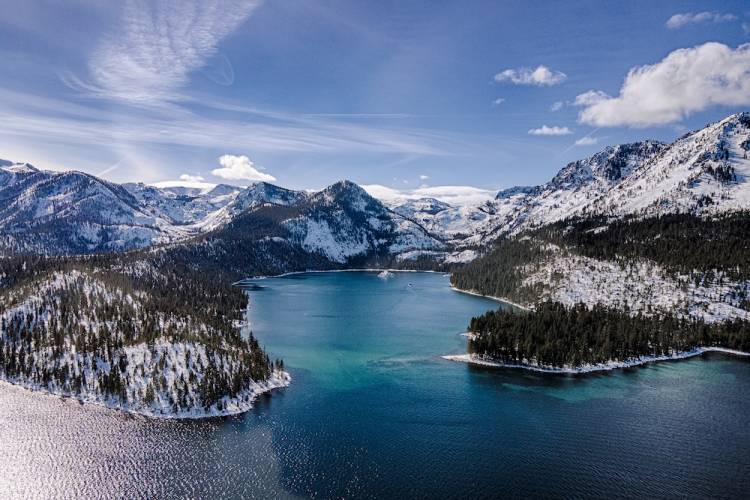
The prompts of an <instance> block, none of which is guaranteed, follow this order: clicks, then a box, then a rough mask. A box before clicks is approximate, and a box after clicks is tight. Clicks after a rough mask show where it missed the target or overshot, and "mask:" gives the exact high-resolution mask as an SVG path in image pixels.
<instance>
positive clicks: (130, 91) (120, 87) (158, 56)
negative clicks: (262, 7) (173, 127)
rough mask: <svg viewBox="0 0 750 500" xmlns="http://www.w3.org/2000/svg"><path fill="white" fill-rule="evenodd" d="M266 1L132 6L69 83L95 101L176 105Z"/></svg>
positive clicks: (188, 0) (141, 1) (137, 1)
mask: <svg viewBox="0 0 750 500" xmlns="http://www.w3.org/2000/svg"><path fill="white" fill-rule="evenodd" d="M259 4H260V0H201V1H197V0H166V1H163V2H148V1H146V0H127V1H126V2H125V3H124V5H123V9H122V16H121V23H120V26H119V29H117V30H116V31H114V32H113V33H112V34H110V35H108V36H106V37H105V38H104V39H103V40H102V41H101V42H100V44H99V45H98V46H97V47H96V49H95V50H94V52H93V54H92V56H91V58H90V60H89V73H90V75H89V76H88V77H78V76H75V75H71V74H69V75H66V77H65V82H66V83H68V84H69V85H71V86H72V87H74V88H77V89H78V90H82V91H85V92H86V93H87V94H89V95H93V96H97V97H103V98H108V99H113V100H118V101H125V102H129V103H138V104H152V103H159V102H164V101H175V100H179V99H180V98H181V97H183V96H181V94H180V89H181V88H182V87H183V86H184V85H185V84H186V83H187V82H188V78H189V75H190V73H192V72H193V71H196V70H197V69H200V68H201V67H203V65H204V64H205V63H206V61H207V60H208V59H209V58H210V57H212V56H214V55H215V54H216V47H217V44H218V43H219V42H220V41H221V39H222V38H224V37H225V36H226V35H228V34H229V33H231V32H232V31H234V30H235V29H236V28H237V26H239V25H240V24H241V23H242V22H243V21H244V20H245V19H247V17H248V16H249V15H250V14H251V13H252V11H253V10H254V9H255V8H256V7H257V6H258V5H259Z"/></svg>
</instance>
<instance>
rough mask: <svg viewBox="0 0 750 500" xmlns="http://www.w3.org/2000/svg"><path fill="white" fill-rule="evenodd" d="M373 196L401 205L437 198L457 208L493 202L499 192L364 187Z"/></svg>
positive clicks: (479, 189)
mask: <svg viewBox="0 0 750 500" xmlns="http://www.w3.org/2000/svg"><path fill="white" fill-rule="evenodd" d="M362 188H363V189H364V190H365V191H367V192H368V193H370V195H371V196H374V197H375V198H377V199H379V200H383V201H385V202H388V203H400V202H404V201H406V200H417V199H419V198H435V199H437V200H440V201H443V202H445V203H449V204H451V205H456V206H464V205H478V204H480V203H483V202H485V201H487V200H491V199H492V198H494V197H495V195H496V194H497V191H493V190H488V189H481V188H477V187H473V186H422V187H419V188H417V189H395V188H392V187H388V186H383V185H380V184H369V185H363V186H362Z"/></svg>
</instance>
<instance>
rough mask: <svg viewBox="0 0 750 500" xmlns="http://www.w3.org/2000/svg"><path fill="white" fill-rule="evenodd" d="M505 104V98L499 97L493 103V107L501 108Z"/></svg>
mask: <svg viewBox="0 0 750 500" xmlns="http://www.w3.org/2000/svg"><path fill="white" fill-rule="evenodd" d="M504 102H505V98H504V97H498V98H497V99H495V100H494V101H492V105H493V106H500V105H501V104H502V103H504Z"/></svg>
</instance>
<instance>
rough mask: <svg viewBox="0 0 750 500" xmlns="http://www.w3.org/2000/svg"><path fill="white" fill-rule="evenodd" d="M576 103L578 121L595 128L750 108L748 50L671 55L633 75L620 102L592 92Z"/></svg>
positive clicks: (711, 48)
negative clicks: (727, 108) (716, 108)
mask: <svg viewBox="0 0 750 500" xmlns="http://www.w3.org/2000/svg"><path fill="white" fill-rule="evenodd" d="M576 103H577V104H578V105H579V106H583V110H581V112H580V113H579V116H578V119H579V121H580V122H581V123H587V124H590V125H596V126H599V127H615V126H630V127H648V126H652V125H665V124H669V123H674V122H677V121H680V120H682V119H683V118H685V117H687V116H689V115H690V114H691V113H694V112H696V111H702V110H704V109H707V108H709V107H710V106H746V105H750V44H744V45H740V46H739V47H737V48H736V49H732V48H731V47H728V46H726V45H724V44H721V43H717V42H709V43H705V44H703V45H699V46H697V47H693V48H687V49H678V50H675V51H674V52H672V53H670V54H669V55H667V57H665V58H664V59H663V60H662V61H660V62H658V63H656V64H652V65H647V66H638V67H635V68H633V69H631V70H630V71H629V72H628V75H627V77H626V78H625V82H624V83H623V85H622V88H621V89H620V94H619V95H618V96H616V97H610V96H608V95H607V94H604V93H603V92H596V91H590V92H587V93H585V94H581V95H580V96H578V97H577V98H576Z"/></svg>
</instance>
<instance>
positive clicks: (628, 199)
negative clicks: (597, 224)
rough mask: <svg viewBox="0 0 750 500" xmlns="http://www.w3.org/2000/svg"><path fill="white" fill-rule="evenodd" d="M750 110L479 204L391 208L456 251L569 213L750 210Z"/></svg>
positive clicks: (609, 151)
mask: <svg viewBox="0 0 750 500" xmlns="http://www.w3.org/2000/svg"><path fill="white" fill-rule="evenodd" d="M749 150H750V113H737V114H734V115H731V116H729V117H727V118H726V119H724V120H722V121H720V122H717V123H713V124H710V125H708V126H707V127H705V128H703V129H701V130H699V131H696V132H693V133H690V134H687V135H685V136H683V137H681V138H679V139H678V140H676V141H675V142H673V143H672V144H664V143H661V142H657V141H643V142H636V143H632V144H622V145H618V146H610V147H607V148H605V149H604V150H602V151H600V152H599V153H596V154H595V155H593V156H590V157H588V158H585V159H582V160H578V161H575V162H572V163H570V164H568V165H566V166H565V167H564V168H563V169H562V170H560V172H558V174H557V175H556V176H555V177H554V178H552V180H550V181H549V182H547V183H545V184H542V185H539V186H523V187H514V188H510V189H506V190H503V191H500V192H499V193H498V194H497V196H496V198H495V199H494V200H492V201H490V202H485V203H483V204H481V205H479V206H474V207H466V206H464V207H454V206H449V205H448V206H446V204H444V203H441V202H438V201H437V200H411V201H408V202H405V203H402V204H399V205H396V206H394V207H393V209H394V210H395V211H396V212H397V213H400V214H402V215H404V216H405V217H408V218H410V219H411V220H414V221H416V222H418V223H419V224H420V225H422V226H423V227H425V228H426V229H428V230H429V231H430V232H431V233H432V234H433V235H435V236H436V237H437V238H439V239H442V240H443V241H447V242H450V243H451V244H453V245H454V246H455V247H456V248H458V249H461V248H477V247H482V246H484V245H486V244H487V243H489V242H491V241H492V240H494V239H495V238H496V237H498V236H500V235H502V234H508V233H514V232H518V231H520V230H522V229H525V228H529V227H537V226H542V225H545V224H549V223H553V222H557V221H560V220H564V219H567V218H571V217H584V218H585V217H590V216H605V217H624V216H636V217H648V216H655V215H662V214H667V213H692V214H696V215H711V214H717V213H725V212H732V211H737V210H743V209H744V210H747V209H750V159H748V158H747V157H748V155H749V154H750V153H749V152H748V151H749Z"/></svg>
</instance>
